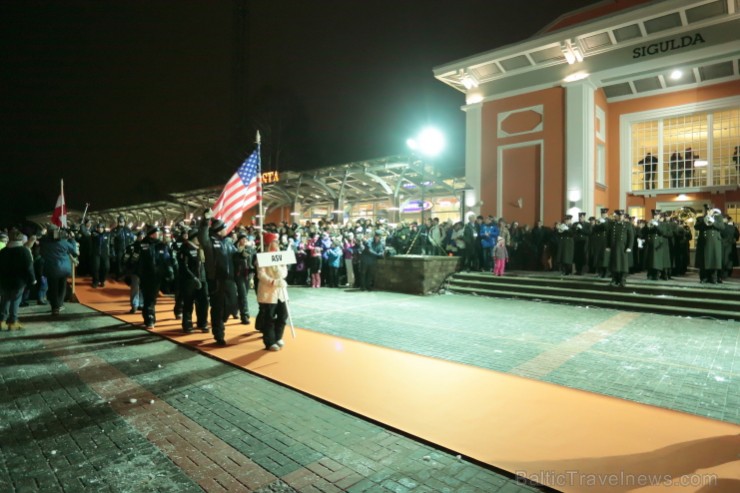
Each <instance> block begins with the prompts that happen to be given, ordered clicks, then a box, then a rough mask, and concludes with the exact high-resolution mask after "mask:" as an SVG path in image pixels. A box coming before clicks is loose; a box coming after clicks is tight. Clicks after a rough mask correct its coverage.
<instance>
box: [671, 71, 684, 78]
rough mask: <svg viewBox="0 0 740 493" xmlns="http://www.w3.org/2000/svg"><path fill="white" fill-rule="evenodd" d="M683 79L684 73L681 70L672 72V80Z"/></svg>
mask: <svg viewBox="0 0 740 493" xmlns="http://www.w3.org/2000/svg"><path fill="white" fill-rule="evenodd" d="M681 77H683V72H681V71H680V70H674V71H673V72H671V79H673V80H678V79H680V78H681Z"/></svg>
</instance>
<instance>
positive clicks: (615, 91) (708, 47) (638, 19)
mask: <svg viewBox="0 0 740 493" xmlns="http://www.w3.org/2000/svg"><path fill="white" fill-rule="evenodd" d="M738 3H740V2H739V1H738V0H701V1H699V0H666V1H656V2H652V3H648V4H645V5H643V6H640V7H635V8H633V9H629V10H627V11H623V12H619V13H617V14H613V15H610V16H608V17H603V18H599V19H597V20H594V21H593V22H589V23H584V24H580V25H578V26H575V27H573V28H569V29H564V30H562V31H558V32H554V33H548V34H545V35H542V36H538V37H536V38H532V39H529V40H527V41H524V42H522V43H518V44H515V45H510V46H506V47H504V48H501V49H498V50H494V51H490V52H486V53H483V54H480V55H475V56H472V57H469V58H466V59H463V60H459V61H456V62H453V63H450V64H447V65H443V66H441V67H437V68H435V69H434V74H435V77H436V78H437V79H439V80H441V81H442V82H444V83H446V84H448V85H449V86H451V87H453V88H455V89H456V90H459V91H461V92H463V93H465V94H466V101H467V102H468V103H469V104H472V103H475V102H480V101H486V100H491V99H498V98H501V97H508V96H509V95H513V94H517V93H523V92H530V91H532V90H538V89H544V88H549V87H558V86H562V85H564V84H566V83H567V81H568V80H571V79H573V78H577V77H579V76H580V77H581V78H589V79H590V81H591V83H592V84H593V85H595V86H596V87H602V88H604V91H605V93H606V95H607V97H608V98H609V99H610V100H613V99H625V98H629V97H639V96H643V95H646V94H650V93H652V92H656V91H657V92H666V91H671V90H682V89H687V88H690V87H696V86H700V85H708V84H714V83H718V82H724V81H729V80H737V79H740V71H739V68H738V59H740V39H739V37H738V35H737V33H738V32H740V13H739V12H738ZM579 60H580V61H579ZM569 61H570V62H572V63H569ZM677 68H678V69H682V70H683V71H684V72H685V73H686V74H687V76H686V77H685V78H683V79H677V80H672V79H666V77H667V75H668V74H670V73H671V72H672V71H673V70H675V69H677ZM574 76H575V77H574Z"/></svg>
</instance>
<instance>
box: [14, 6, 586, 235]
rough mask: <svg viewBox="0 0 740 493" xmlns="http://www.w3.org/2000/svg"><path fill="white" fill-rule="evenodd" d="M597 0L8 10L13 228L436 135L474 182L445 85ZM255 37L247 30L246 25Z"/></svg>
mask: <svg viewBox="0 0 740 493" xmlns="http://www.w3.org/2000/svg"><path fill="white" fill-rule="evenodd" d="M594 3H598V1H596V0H557V1H554V0H527V1H526V2H514V1H511V0H394V1H389V0H362V1H351V0H343V1H339V0H317V1H309V0H269V1H268V0H256V1H215V0H214V1H206V0H199V1H189V0H178V1H174V0H173V1H166V2H165V1H161V0H148V1H134V0H127V1H118V0H110V1H106V2H97V1H85V2H83V1H78V0H66V1H64V2H58V1H57V2H39V1H31V0H20V1H9V0H3V1H2V2H0V63H1V64H2V69H0V191H1V193H0V197H1V198H0V208H1V210H0V225H2V224H7V223H8V222H10V221H11V220H17V219H18V218H20V217H23V216H25V215H26V214H33V213H38V212H44V211H48V210H51V209H52V208H53V207H54V202H55V201H56V197H57V195H58V193H59V192H58V190H59V179H60V178H64V181H65V195H66V199H67V205H68V207H70V208H77V209H82V208H84V205H85V203H86V202H89V203H90V208H91V210H96V209H98V210H99V209H104V208H107V207H114V206H121V205H127V204H135V203H141V202H147V201H155V200H160V199H164V198H166V194H167V193H169V192H177V191H185V190H190V189H194V188H200V187H206V186H212V185H222V184H223V183H225V182H226V180H227V179H228V177H229V176H230V175H231V174H232V173H233V172H234V171H235V170H236V168H237V167H238V165H239V163H240V162H241V160H243V159H244V157H246V156H247V155H248V153H249V152H250V151H251V150H252V148H253V141H254V133H255V129H256V128H260V129H261V131H262V133H263V168H264V169H279V170H302V169H310V168H317V167H324V166H331V165H335V164H341V163H346V162H351V161H360V160H363V159H371V158H376V157H382V156H386V155H390V154H401V153H405V152H407V149H406V144H405V142H406V139H407V138H408V137H410V136H413V135H415V134H416V133H417V132H418V131H419V130H420V129H421V128H422V127H423V126H425V125H433V126H436V127H437V128H439V129H440V130H442V131H443V132H444V133H445V135H446V138H447V143H448V145H447V149H446V151H445V153H444V155H443V156H441V157H440V158H439V166H440V168H442V169H446V170H458V172H459V173H462V169H463V162H464V131H465V128H464V113H463V112H462V111H460V106H462V105H463V104H464V96H463V95H462V93H459V92H457V91H455V90H453V89H452V88H449V87H448V86H446V85H444V84H442V83H441V82H438V81H437V80H436V79H434V77H433V75H432V68H433V67H435V66H438V65H442V64H446V63H448V62H452V61H454V60H457V59H460V58H464V57H467V56H470V55H473V54H476V53H480V52H483V51H488V50H491V49H494V48H498V47H501V46H504V45H507V44H511V43H514V42H517V41H521V40H523V39H525V38H528V37H530V36H532V35H533V34H535V33H536V32H537V31H539V30H540V29H541V28H542V27H544V26H545V25H547V24H548V23H550V22H551V21H553V20H555V18H557V17H558V16H559V15H560V14H562V13H565V12H568V11H570V10H574V9H578V8H581V7H583V6H585V5H589V4H594ZM242 20H243V22H242Z"/></svg>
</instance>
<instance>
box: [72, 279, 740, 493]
mask: <svg viewBox="0 0 740 493" xmlns="http://www.w3.org/2000/svg"><path fill="white" fill-rule="evenodd" d="M77 296H78V298H79V300H80V302H81V303H83V304H85V305H87V306H89V307H91V308H94V309H96V310H99V311H102V312H105V313H107V314H109V315H112V316H114V317H116V318H118V319H120V320H123V321H126V322H130V323H133V324H137V325H141V323H142V317H141V314H140V313H137V314H136V315H129V314H128V313H126V312H127V311H128V309H129V306H128V288H127V287H126V286H125V285H124V284H120V283H119V284H117V283H111V284H109V285H108V286H106V288H104V289H92V288H91V287H90V285H89V282H87V283H86V282H85V281H84V280H83V281H82V283H81V284H78V287H77ZM157 312H158V317H157V318H158V322H157V327H156V329H154V330H153V331H152V332H154V333H157V334H159V335H161V336H163V337H167V338H169V339H171V340H173V341H175V342H177V343H179V344H186V345H189V346H192V347H195V348H197V349H198V350H200V351H203V352H204V353H208V354H210V355H212V356H213V357H216V358H218V359H221V360H223V361H227V362H229V363H231V364H234V365H237V366H241V367H243V368H245V369H247V370H248V371H250V372H253V373H256V374H259V375H263V376H265V377H268V378H270V379H273V380H275V381H279V382H281V383H283V384H285V385H287V386H290V387H293V388H295V389H298V390H301V391H303V392H306V393H308V394H311V395H314V396H316V397H318V398H321V399H323V400H325V401H328V402H331V403H333V404H335V405H337V406H339V407H341V408H344V409H347V410H350V411H352V412H355V413H357V414H360V415H363V416H367V417H368V418H371V419H373V420H376V421H378V422H381V423H385V424H386V425H388V426H390V427H392V428H395V429H398V430H402V431H403V432H405V433H408V434H411V435H413V436H417V437H419V438H421V439H423V440H426V441H429V442H431V443H435V444H438V445H439V446H442V447H444V448H447V449H449V450H453V451H456V452H457V453H459V454H461V455H462V456H463V457H470V458H473V459H476V460H478V461H481V462H484V463H488V464H491V465H492V466H495V467H497V468H499V469H503V470H506V471H509V472H511V473H515V474H519V475H521V476H524V477H526V478H528V479H531V480H534V481H536V482H538V483H541V484H545V485H548V486H551V487H553V488H555V489H557V490H561V491H565V492H579V491H584V492H585V491H588V492H600V491H605V492H606V491H608V492H622V491H625V492H626V491H641V492H642V491H644V492H649V491H663V492H666V491H670V492H702V493H706V492H710V491H711V492H727V493H730V492H733V493H737V492H738V491H740V427H738V426H736V425H733V424H730V423H725V422H720V421H714V420H710V419H706V418H702V417H698V416H694V415H690V414H685V413H681V412H676V411H671V410H667V409H662V408H658V407H653V406H648V405H643V404H638V403H634V402H630V401H625V400H622V399H617V398H612V397H607V396H603V395H599V394H592V393H589V392H584V391H580V390H574V389H570V388H567V387H561V386H558V385H553V384H549V383H545V382H540V381H536V380H529V379H526V378H522V377H518V376H514V375H510V374H506V373H499V372H495V371H490V370H486V369H482V368H477V367H473V366H467V365H462V364H457V363H452V362H449V361H444V360H438V359H433V358H428V357H425V356H419V355H415V354H409V353H405V352H401V351H397V350H393V349H388V348H384V347H379V346H374V345H371V344H366V343H362V342H357V341H353V340H349V339H342V338H340V337H335V336H330V335H325V334H321V333H317V332H312V331H310V330H305V329H300V328H296V332H297V337H296V338H295V339H293V338H291V336H290V331H289V329H286V337H285V340H286V346H285V348H284V349H283V350H282V351H280V352H275V353H273V352H268V351H265V350H263V346H262V341H261V337H260V334H259V333H257V332H255V331H254V329H253V326H244V325H240V324H239V323H238V322H237V321H235V320H234V321H231V322H230V323H229V324H228V325H227V329H226V340H227V342H228V343H229V345H228V346H226V347H218V346H216V345H215V344H214V341H213V339H212V337H211V336H210V334H201V333H193V334H184V333H182V332H181V331H180V328H179V321H176V320H175V319H174V316H173V315H172V300H171V299H169V298H160V300H159V301H158V304H157Z"/></svg>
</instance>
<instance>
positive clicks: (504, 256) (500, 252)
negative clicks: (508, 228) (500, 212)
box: [493, 236, 509, 276]
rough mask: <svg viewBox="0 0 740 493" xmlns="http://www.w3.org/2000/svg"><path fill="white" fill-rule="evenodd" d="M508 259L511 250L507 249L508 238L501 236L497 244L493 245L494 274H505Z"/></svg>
mask: <svg viewBox="0 0 740 493" xmlns="http://www.w3.org/2000/svg"><path fill="white" fill-rule="evenodd" d="M508 261H509V251H508V250H507V249H506V238H504V237H503V236H499V237H498V241H496V246H495V247H493V275H495V276H503V275H504V269H505V268H506V262H508Z"/></svg>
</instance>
